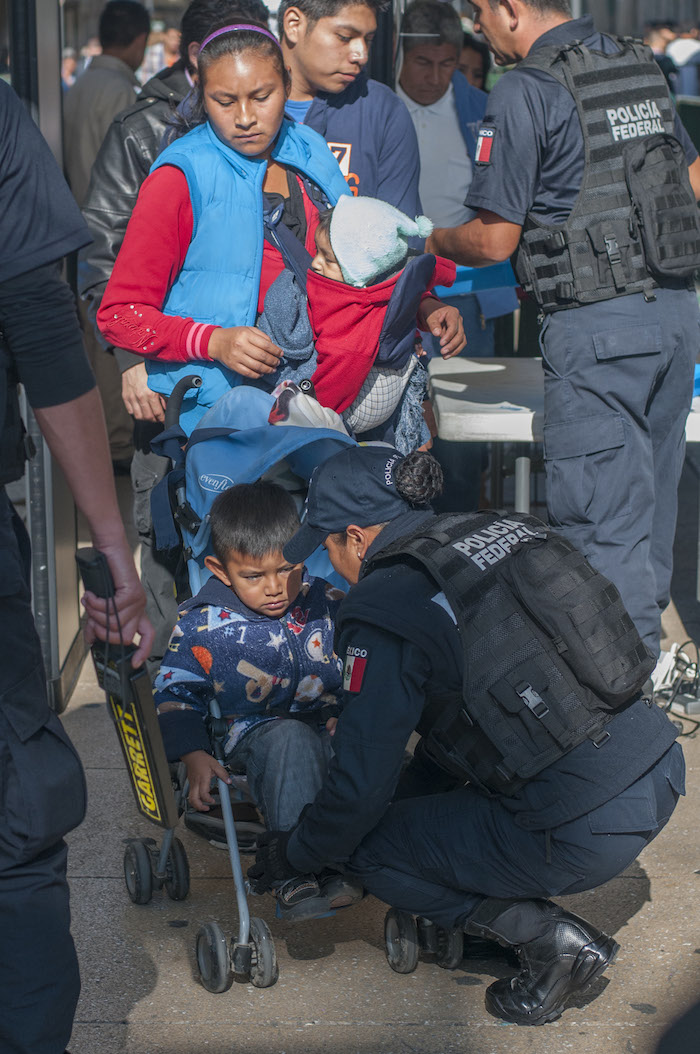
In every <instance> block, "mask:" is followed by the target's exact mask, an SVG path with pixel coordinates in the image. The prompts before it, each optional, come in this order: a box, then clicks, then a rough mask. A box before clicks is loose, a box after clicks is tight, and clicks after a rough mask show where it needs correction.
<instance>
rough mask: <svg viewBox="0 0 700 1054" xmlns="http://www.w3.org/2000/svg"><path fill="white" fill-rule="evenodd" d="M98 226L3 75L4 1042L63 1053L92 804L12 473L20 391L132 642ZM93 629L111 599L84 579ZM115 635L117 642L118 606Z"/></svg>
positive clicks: (0, 819)
mask: <svg viewBox="0 0 700 1054" xmlns="http://www.w3.org/2000/svg"><path fill="white" fill-rule="evenodd" d="M89 238H90V235H89V233H88V231H87V229H86V227H85V224H84V222H83V220H82V218H81V216H80V212H79V210H78V207H77V205H76V204H75V201H74V200H73V198H72V197H71V194H70V191H69V190H68V186H67V184H66V182H65V180H64V178H63V176H62V174H61V172H60V171H59V169H58V166H57V165H56V163H55V161H54V159H53V157H52V155H51V152H50V150H49V148H48V146H47V144H46V142H45V141H44V140H43V138H42V137H41V135H40V133H39V131H38V129H37V128H36V126H35V125H34V123H33V122H32V120H31V118H30V117H29V115H28V114H27V113H26V111H25V109H24V107H23V106H22V104H21V102H20V101H19V99H18V98H17V96H16V95H15V94H14V92H13V91H12V89H11V88H10V87H9V85H7V84H4V83H0V246H2V248H1V250H0V435H1V438H0V583H1V588H0V594H1V596H0V772H1V773H2V779H0V949H1V954H0V1050H1V1051H2V1052H3V1054H63V1051H64V1050H65V1047H66V1044H67V1043H68V1041H69V1039H70V1034H71V1028H72V1024H73V1015H74V1013H75V1007H76V1004H77V1001H78V994H79V991H80V977H79V973H78V962H77V958H76V954H75V948H74V945H73V940H72V937H71V933H70V907H69V893H68V882H67V880H66V856H67V846H66V843H65V842H64V840H63V837H64V835H65V834H67V833H68V831H70V830H72V829H73V828H74V827H77V826H78V824H79V823H80V822H81V821H82V819H83V814H84V810H85V779H84V776H83V771H82V767H81V764H80V760H79V758H78V755H77V753H76V752H75V749H74V747H73V745H72V744H71V742H70V740H69V738H68V736H67V735H66V733H65V732H64V730H63V727H62V725H61V722H60V721H59V719H58V717H57V716H56V715H55V714H54V712H53V711H52V710H51V709H50V708H49V705H48V701H47V698H46V674H45V671H44V666H43V662H42V654H41V646H40V642H39V638H38V636H37V633H36V629H35V627H34V622H33V619H32V610H31V600H30V585H29V563H30V552H29V538H28V536H27V532H26V530H25V528H24V525H23V523H22V521H21V520H20V519H19V517H18V516H17V514H16V512H15V511H14V509H13V508H12V505H11V504H10V501H9V499H8V497H7V493H6V491H5V489H4V488H5V484H6V483H10V482H12V481H13V480H16V479H19V478H20V477H21V476H22V474H23V472H24V460H25V453H24V444H23V430H22V427H21V423H20V420H21V419H20V417H19V403H18V399H17V385H18V382H21V384H22V385H23V387H24V391H25V393H26V396H27V399H28V401H29V403H30V405H31V406H32V408H33V410H34V414H35V416H36V419H37V422H38V424H39V427H40V428H41V430H42V432H43V434H44V436H45V438H46V441H47V443H48V445H49V448H50V450H51V454H52V456H53V457H55V459H56V461H57V463H58V464H59V465H60V466H61V468H62V470H63V472H64V474H65V477H66V480H67V482H68V485H69V487H70V489H71V491H72V493H73V496H74V498H75V501H76V503H77V505H78V507H79V509H80V510H81V512H82V513H83V514H84V516H85V519H86V521H87V524H88V527H89V530H90V534H91V536H92V541H93V544H94V545H95V546H96V547H97V548H98V549H101V550H102V552H103V553H104V554H105V555H106V557H107V561H108V563H109V567H110V570H111V572H112V576H113V578H114V581H115V584H116V587H117V588H116V597H115V602H116V611H117V618H118V620H120V622H121V630H122V634H123V638H124V641H125V642H129V641H131V639H132V638H133V636H134V634H135V633H137V632H138V633H140V634H141V643H140V646H139V648H138V650H137V651H136V654H135V655H134V665H137V664H138V663H140V662H142V661H143V659H144V658H145V656H146V655H147V654H148V651H149V649H150V646H151V642H152V638H153V631H152V629H151V627H150V625H149V624H148V622H147V620H146V618H145V616H144V608H145V602H146V598H145V596H144V594H143V589H142V588H141V585H140V583H139V580H138V576H137V574H136V568H135V567H134V562H133V558H132V555H131V550H130V548H129V544H128V542H127V540H126V536H125V534H124V528H123V525H122V521H121V516H120V514H119V506H118V504H117V498H116V494H115V490H114V479H113V473H112V465H111V460H110V453H109V445H108V442H107V431H106V427H105V421H104V415H103V411H102V404H101V401H100V397H99V394H98V391H97V388H96V386H95V378H94V375H93V373H92V371H91V369H90V366H89V364H88V361H87V357H86V354H85V349H84V347H83V341H82V336H81V332H80V326H79V324H78V315H77V310H76V304H75V301H74V299H73V296H72V294H71V292H70V289H69V288H68V286H67V285H66V283H65V282H64V281H63V280H62V278H61V276H60V268H59V264H60V260H61V258H62V257H63V256H64V255H66V254H67V253H69V252H72V251H74V250H76V249H78V248H79V247H80V246H82V245H85V244H86V243H87V241H88V240H89ZM85 608H86V611H87V616H88V618H87V629H86V636H87V639H88V640H91V639H92V640H94V639H95V637H96V636H99V637H101V638H102V639H104V637H105V631H106V623H105V611H106V602H105V601H101V600H98V599H97V597H95V596H93V595H92V594H90V593H87V594H85ZM111 627H112V632H111V633H110V640H111V641H113V642H114V643H118V641H119V634H117V633H116V632H115V630H116V622H115V617H114V609H112V612H111Z"/></svg>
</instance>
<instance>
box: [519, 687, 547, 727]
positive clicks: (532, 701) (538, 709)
mask: <svg viewBox="0 0 700 1054" xmlns="http://www.w3.org/2000/svg"><path fill="white" fill-rule="evenodd" d="M515 691H516V693H517V694H518V695H519V696H520V698H521V699H522V701H523V702H524V703H525V706H526V707H527V708H528V710H529V711H530V713H531V714H532V715H533V716H534V717H536V718H537V720H538V721H541V720H542V718H543V717H546V715H547V714H548V713H549V707H548V706H547V704H546V703H545V701H544V699H543V698H542V696H541V695H540V694H539V692H537V691H535V689H534V688H533V687H532V685H531V684H526V683H525V682H524V681H522V682H521V683H520V684H519V685H516V688H515Z"/></svg>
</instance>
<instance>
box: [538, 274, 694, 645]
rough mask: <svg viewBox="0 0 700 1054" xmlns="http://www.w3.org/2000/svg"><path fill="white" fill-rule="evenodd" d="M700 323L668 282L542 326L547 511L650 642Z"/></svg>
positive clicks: (654, 641) (668, 550)
mask: <svg viewBox="0 0 700 1054" xmlns="http://www.w3.org/2000/svg"><path fill="white" fill-rule="evenodd" d="M699 325H700V314H699V313H698V304H697V300H696V297H695V293H694V292H692V291H690V290H687V289H672V288H663V289H657V290H656V300H654V301H652V302H649V303H647V302H646V301H645V300H644V297H643V296H642V294H641V293H640V294H636V295H632V296H622V297H618V298H617V299H615V300H608V301H604V302H602V303H599V304H592V305H587V306H584V307H578V308H575V309H572V310H570V311H558V312H555V313H553V314H551V315H548V316H547V317H546V318H545V321H544V324H543V327H542V333H541V337H540V345H541V349H542V358H543V366H544V377H545V408H544V455H545V465H546V474H547V508H548V515H549V522H550V523H551V524H552V526H553V527H554V528H556V530H558V531H559V532H560V533H561V534H563V535H564V536H565V537H567V538H568V539H569V541H570V542H571V543H572V544H573V545H575V546H576V548H577V549H580V550H581V552H583V553H584V554H585V556H586V557H587V558H588V559H589V560H590V561H591V563H592V564H593V566H594V567H595V568H596V569H597V570H598V571H600V572H602V574H604V575H606V576H607V577H608V578H610V579H611V580H612V581H613V582H614V583H615V585H616V586H617V588H618V589H619V590H620V593H621V595H622V599H623V600H624V602H625V606H626V607H627V610H628V611H629V613H630V615H631V616H632V618H633V620H634V623H635V625H636V627H637V629H638V631H639V634H640V636H641V637H642V639H643V640H644V642H645V644H647V645H648V646H649V648H651V650H652V652H653V653H654V654H657V653H658V650H659V637H660V626H661V612H662V611H663V610H664V608H665V607H666V606H667V604H668V602H669V599H670V587H671V571H672V563H673V538H674V534H675V528H676V513H677V505H678V498H677V492H678V483H679V480H680V475H681V470H682V467H683V458H684V454H685V421H686V417H687V414H688V411H689V409H690V402H691V399H692V394H693V369H694V364H695V358H696V355H697V352H698V349H699V347H700V328H699Z"/></svg>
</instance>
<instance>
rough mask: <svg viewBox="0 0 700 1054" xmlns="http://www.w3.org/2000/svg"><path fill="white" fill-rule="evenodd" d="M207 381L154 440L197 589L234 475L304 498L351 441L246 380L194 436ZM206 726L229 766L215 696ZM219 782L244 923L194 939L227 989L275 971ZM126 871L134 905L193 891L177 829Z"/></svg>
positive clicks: (171, 539)
mask: <svg viewBox="0 0 700 1054" xmlns="http://www.w3.org/2000/svg"><path fill="white" fill-rule="evenodd" d="M200 383H201V381H200V378H199V377H197V376H195V375H192V376H188V377H184V378H183V379H182V380H181V381H179V382H178V384H177V385H176V387H175V389H174V390H173V393H172V395H171V396H170V398H169V400H168V406H167V411H166V418H165V429H164V432H163V433H162V435H161V436H160V437H159V438H158V440H157V441H156V443H154V449H157V450H158V452H159V453H163V454H165V455H166V456H167V457H169V459H170V461H171V463H172V471H171V472H170V473H169V475H168V477H167V478H166V479H165V480H164V481H163V483H162V484H161V485H160V488H157V489H156V491H155V492H154V495H153V519H154V526H155V530H156V542H157V545H158V547H159V548H168V547H173V546H174V545H181V546H182V549H183V553H184V556H185V559H186V561H187V569H188V577H189V581H190V587H191V590H192V593H193V594H194V593H195V592H198V591H199V589H200V588H201V586H202V585H203V584H204V582H205V581H206V579H207V578H208V577H209V572H208V571H207V569H206V568H205V566H204V558H205V556H207V555H208V554H209V553H210V552H211V547H210V530H209V516H208V513H209V509H210V507H211V504H212V502H213V501H214V499H215V498H216V496H217V495H218V494H219V493H221V492H222V491H223V490H226V489H227V488H228V487H230V486H233V485H234V484H235V483H247V482H253V481H255V480H257V479H260V478H261V477H264V478H265V479H268V480H273V481H274V482H276V483H279V484H281V485H282V486H284V487H285V488H286V489H288V490H289V491H290V492H291V493H292V494H293V496H294V497H295V499H296V500H297V502H298V504H299V506H301V504H302V503H303V500H304V497H305V493H306V487H307V485H308V480H309V478H310V476H311V473H312V472H313V470H314V468H315V467H316V465H318V464H320V463H321V462H322V461H324V460H326V458H328V457H330V456H331V455H332V454H334V453H336V452H337V451H338V450H339V449H341V447H342V446H343V445H345V444H348V443H353V442H354V440H352V439H351V438H350V437H349V436H347V435H345V434H343V433H340V432H335V431H333V430H331V429H324V428H312V427H309V428H303V427H298V426H286V425H281V426H274V427H273V426H271V425H270V424H268V416H269V413H270V410H271V408H272V405H273V403H274V399H273V397H272V396H271V395H270V394H268V393H266V392H263V391H260V390H258V389H255V388H252V387H248V386H245V387H244V386H241V387H238V388H234V389H232V390H231V391H230V392H229V393H228V394H227V395H226V396H224V397H223V398H222V399H220V400H219V401H218V402H217V403H216V405H215V406H214V407H212V408H211V409H210V410H209V411H208V412H207V413H206V414H205V416H204V417H203V418H202V420H201V422H200V424H199V426H198V427H197V428H196V429H195V430H194V431H193V432H192V435H191V436H190V438H189V441H187V437H186V436H185V433H184V432H183V430H182V429H181V427H180V426H179V423H178V421H179V413H180V407H181V405H182V401H183V398H184V396H185V395H186V393H187V392H188V391H189V390H190V389H191V388H193V387H197V386H198V385H199V384H200ZM185 443H186V444H187V445H186V449H183V447H184V444H185ZM307 566H308V567H309V570H310V571H311V573H312V574H315V575H319V576H321V577H324V578H327V579H328V578H333V576H334V574H335V573H334V572H333V571H332V568H331V567H330V563H329V561H328V558H327V556H326V554H325V553H324V552H323V551H321V552H318V553H316V554H314V557H312V559H311V560H310V561H308V562H307ZM336 581H338V580H337V576H336ZM343 584H344V583H343ZM208 725H209V732H210V737H211V742H212V748H213V753H214V756H215V757H216V759H217V760H218V761H219V762H220V763H221V764H223V763H224V749H223V743H224V738H225V734H226V731H227V724H226V722H225V721H224V720H223V719H222V717H221V712H220V708H219V705H218V703H217V701H216V700H212V701H211V703H210V707H209V719H208ZM171 777H172V780H173V789H174V791H175V795H176V799H177V806H178V815H182V813H183V812H184V811H185V809H186V802H187V792H188V787H187V783H186V780H185V767H184V765H182V764H181V763H180V764H179V765H177V766H173V767H172V768H171ZM217 783H218V797H219V802H220V806H221V812H222V817H223V829H224V833H225V841H226V846H227V849H228V854H229V859H230V863H231V871H232V875H233V880H234V886H235V890H236V900H237V905H238V919H239V926H238V935H237V937H236V938H234V939H232V940H231V941H230V942H229V940H228V939H227V936H226V934H225V932H224V930H223V928H222V927H221V926H220V925H219V923H218V922H216V921H209V922H207V923H205V924H204V925H203V926H201V927H200V929H199V932H198V934H197V940H196V955H197V965H198V968H199V974H200V979H201V982H202V984H203V986H204V987H205V988H206V989H207V991H209V992H213V993H220V992H224V991H226V990H227V989H228V988H230V987H231V984H232V983H233V980H234V978H235V979H238V980H247V981H250V982H251V983H252V984H253V985H255V986H256V987H258V988H267V987H269V986H271V985H273V984H274V983H275V981H276V980H277V976H278V970H277V961H276V955H275V949H274V943H273V940H272V936H271V934H270V930H269V928H268V926H267V924H266V923H265V922H264V921H263V920H262V919H259V918H255V917H251V915H250V912H249V908H248V902H247V895H246V894H247V890H246V882H245V879H244V876H243V870H242V866H241V860H240V852H241V849H245V850H247V851H251V850H252V849H254V838H251V834H252V835H254V833H255V832H254V829H252V827H251V825H250V824H246V823H243V824H240V823H239V824H238V830H237V823H236V821H235V820H234V815H233V806H232V801H231V797H232V793H233V796H234V798H235V799H237V800H240V801H244V800H246V795H245V793H244V790H243V784H244V783H245V781H244V780H240V779H236V777H234V786H233V792H232V789H231V788H229V787H228V786H227V785H226V784H225V783H224V782H223V780H218V781H217ZM248 800H249V799H248ZM124 874H125V880H126V885H127V890H128V893H129V896H130V898H131V900H132V901H133V902H134V903H136V904H146V903H148V902H149V901H150V900H151V898H152V895H153V890H154V889H161V888H163V887H164V888H165V890H166V893H167V894H168V896H169V897H170V898H171V899H173V900H183V899H184V898H185V897H186V896H187V894H188V892H189V866H188V862H187V855H186V851H185V848H184V846H183V844H182V842H181V841H180V840H179V839H178V838H176V837H175V828H174V827H170V828H168V829H167V830H166V832H165V835H164V837H163V840H162V843H161V845H160V846H158V845H157V843H156V841H155V839H153V838H140V839H131V840H130V842H129V844H128V846H127V849H126V852H125V857H124Z"/></svg>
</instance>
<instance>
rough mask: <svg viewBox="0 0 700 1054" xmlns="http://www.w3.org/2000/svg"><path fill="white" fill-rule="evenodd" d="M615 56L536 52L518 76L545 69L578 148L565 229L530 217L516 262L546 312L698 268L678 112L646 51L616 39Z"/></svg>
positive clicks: (699, 246)
mask: <svg viewBox="0 0 700 1054" xmlns="http://www.w3.org/2000/svg"><path fill="white" fill-rule="evenodd" d="M613 39H615V41H616V43H617V44H618V45H619V48H620V50H619V51H618V52H615V53H614V54H609V55H608V54H604V53H603V52H600V51H593V50H591V49H589V48H587V47H585V45H583V44H581V43H578V42H577V43H573V44H569V45H566V46H565V47H563V48H560V47H549V48H542V49H537V50H536V51H535V52H534V53H533V54H532V55H531V56H528V57H526V58H525V59H523V61H522V62H521V63H520V64H519V67H518V68H519V69H537V70H543V71H545V72H547V73H549V74H550V75H551V76H553V77H555V78H556V80H558V81H559V82H560V83H561V84H562V85H563V86H564V87H565V88H567V90H568V91H569V92H570V93H571V95H572V96H573V98H574V101H575V103H576V108H577V111H578V115H579V119H580V121H581V129H582V132H583V140H584V149H585V167H584V173H583V180H582V182H581V188H580V191H579V195H578V197H577V199H576V202H575V204H574V207H573V210H572V212H571V213H570V215H569V217H568V218H567V220H566V222H565V223H564V224H562V225H557V226H545V225H544V224H542V223H541V222H540V221H539V219H538V218H537V217H535V216H534V215H533V214H532V213H530V214H529V215H528V216H527V218H526V220H525V224H524V227H523V235H522V238H521V241H520V245H519V246H518V249H517V251H516V255H515V269H516V273H517V275H518V278H519V279H520V281H521V283H522V285H523V286H524V287H525V288H526V289H527V290H528V291H529V292H531V293H532V294H533V296H534V297H535V299H536V300H537V302H538V303H539V304H540V306H541V307H542V309H543V310H544V311H546V312H550V311H559V310H564V309H568V308H571V307H578V306H580V305H583V304H594V303H596V302H598V301H601V300H610V299H612V298H613V297H617V296H625V295H627V294H630V293H640V292H641V293H644V294H645V296H646V297H647V299H653V298H654V288H655V287H656V285H657V281H656V280H658V279H676V280H683V279H687V278H689V277H690V276H691V275H692V274H693V272H694V271H695V269H696V268H697V267H698V266H700V216H699V215H698V208H697V204H696V201H695V195H694V194H693V191H692V189H691V186H690V181H689V178H688V171H687V163H686V160H685V153H684V150H683V147H682V146H681V144H680V142H679V141H678V139H677V138H676V137H675V134H674V128H675V125H674V115H675V110H674V107H673V103H672V101H671V97H670V95H669V92H668V87H667V85H666V81H665V78H664V76H663V74H662V72H661V70H660V69H659V67H658V66H657V64H656V62H654V60H653V57H652V53H651V51H650V49H649V48H647V47H645V46H644V45H642V44H640V43H638V42H636V41H633V40H629V39H626V38H625V39H620V38H613Z"/></svg>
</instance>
